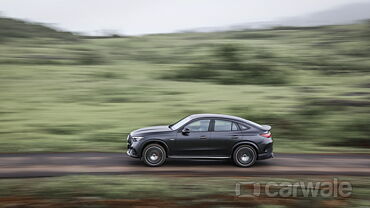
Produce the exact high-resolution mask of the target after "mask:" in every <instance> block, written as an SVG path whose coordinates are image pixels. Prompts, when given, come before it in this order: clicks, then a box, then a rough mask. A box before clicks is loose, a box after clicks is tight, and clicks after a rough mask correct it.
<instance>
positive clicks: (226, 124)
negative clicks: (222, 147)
mask: <svg viewBox="0 0 370 208" xmlns="http://www.w3.org/2000/svg"><path fill="white" fill-rule="evenodd" d="M232 125H233V122H231V121H223V120H215V131H231V129H232Z"/></svg>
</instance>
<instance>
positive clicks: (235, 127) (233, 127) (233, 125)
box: [231, 123, 239, 131]
mask: <svg viewBox="0 0 370 208" xmlns="http://www.w3.org/2000/svg"><path fill="white" fill-rule="evenodd" d="M231 131H239V128H238V125H236V123H233V124H232V125H231Z"/></svg>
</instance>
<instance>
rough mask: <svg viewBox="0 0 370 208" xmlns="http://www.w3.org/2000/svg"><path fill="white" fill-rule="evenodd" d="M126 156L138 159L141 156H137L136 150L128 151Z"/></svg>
mask: <svg viewBox="0 0 370 208" xmlns="http://www.w3.org/2000/svg"><path fill="white" fill-rule="evenodd" d="M126 154H127V155H128V156H130V157H134V158H138V157H139V156H138V155H137V154H136V151H135V150H134V149H128V150H127V152H126Z"/></svg>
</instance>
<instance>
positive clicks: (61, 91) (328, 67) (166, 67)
mask: <svg viewBox="0 0 370 208" xmlns="http://www.w3.org/2000/svg"><path fill="white" fill-rule="evenodd" d="M367 27H368V25H367V24H358V25H348V26H333V27H321V28H319V29H291V30H263V31H239V32H221V33H208V34H204V33H184V34H163V35H149V36H142V37H128V38H107V39H82V40H80V41H66V40H60V39H52V38H36V37H34V38H28V39H22V38H8V39H6V41H3V42H2V44H1V45H0V89H1V90H0V152H73V151H122V148H123V147H124V146H125V144H124V142H125V141H124V138H125V137H126V135H127V133H128V132H130V131H132V130H134V129H137V128H141V127H144V126H150V125H159V124H169V123H172V122H175V121H177V120H178V119H180V118H182V117H184V116H186V115H188V114H192V113H225V114H233V115H238V116H243V117H245V118H247V119H251V120H253V121H257V122H259V123H261V124H271V125H272V126H273V129H272V133H273V135H274V139H275V150H276V151H277V152H366V153H369V148H368V147H369V138H368V135H369V134H368V133H367V132H368V130H367V129H364V128H361V125H360V124H358V123H359V121H361V122H362V123H364V122H365V123H366V122H367V121H369V117H368V115H369V112H370V104H369V103H370V101H369V99H370V90H369V84H370V74H369V66H370V61H369V60H370V59H369V51H370V50H369V48H370V46H369V41H367V39H365V38H366V37H363V36H362V34H367ZM339 30H340V31H342V33H340V35H339V33H337V32H336V31H339ZM224 44H236V45H238V47H239V48H240V54H239V55H240V60H241V61H240V62H242V63H243V64H249V63H252V64H264V65H268V66H270V67H271V68H272V69H273V70H279V71H280V72H282V73H284V75H285V76H286V77H288V79H289V80H288V82H287V83H286V84H281V85H267V84H263V85H258V84H255V83H254V84H239V85H222V84H218V83H214V82H209V81H208V80H205V81H202V80H197V81H192V80H185V81H176V80H171V79H164V78H163V77H166V75H168V74H172V73H179V74H181V73H186V70H185V69H186V68H188V67H191V66H193V63H194V62H197V61H206V62H209V63H213V62H214V63H216V62H217V60H215V58H217V57H215V56H214V55H213V54H214V51H215V49H216V48H218V47H219V46H222V45H224ZM266 76H269V75H268V74H267V75H266ZM232 79H233V77H231V78H230V77H229V78H227V80H228V81H230V80H231V81H232ZM350 125H355V126H354V127H351V128H348V126H350ZM358 126H360V127H358Z"/></svg>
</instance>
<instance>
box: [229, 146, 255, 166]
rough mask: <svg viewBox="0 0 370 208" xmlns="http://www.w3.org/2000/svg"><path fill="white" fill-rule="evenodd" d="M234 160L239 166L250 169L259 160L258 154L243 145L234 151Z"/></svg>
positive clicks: (251, 148)
mask: <svg viewBox="0 0 370 208" xmlns="http://www.w3.org/2000/svg"><path fill="white" fill-rule="evenodd" d="M233 160H234V163H235V164H236V165H237V166H240V167H250V166H252V165H254V163H255V162H256V160H257V152H256V150H255V149H254V148H253V147H251V146H249V145H241V146H239V147H237V148H236V149H235V150H234V152H233Z"/></svg>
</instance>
